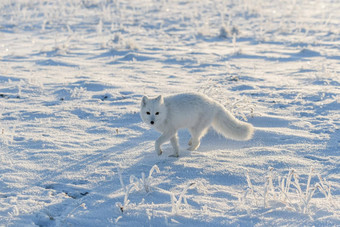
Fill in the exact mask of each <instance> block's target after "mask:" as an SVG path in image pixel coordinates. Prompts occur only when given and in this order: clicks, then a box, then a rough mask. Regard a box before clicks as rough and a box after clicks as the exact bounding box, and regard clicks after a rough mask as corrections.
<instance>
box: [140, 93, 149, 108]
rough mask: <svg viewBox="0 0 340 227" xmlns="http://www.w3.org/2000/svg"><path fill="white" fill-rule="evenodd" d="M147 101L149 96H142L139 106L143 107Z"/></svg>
mask: <svg viewBox="0 0 340 227" xmlns="http://www.w3.org/2000/svg"><path fill="white" fill-rule="evenodd" d="M148 101H149V98H148V97H147V96H144V97H143V98H142V103H141V106H142V107H144V106H145V105H146V103H147V102H148Z"/></svg>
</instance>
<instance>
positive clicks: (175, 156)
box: [169, 154, 179, 158]
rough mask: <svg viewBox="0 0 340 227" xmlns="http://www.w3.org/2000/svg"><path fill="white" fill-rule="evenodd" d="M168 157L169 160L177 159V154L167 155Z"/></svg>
mask: <svg viewBox="0 0 340 227" xmlns="http://www.w3.org/2000/svg"><path fill="white" fill-rule="evenodd" d="M169 157H171V158H178V157H179V155H178V154H171V155H169Z"/></svg>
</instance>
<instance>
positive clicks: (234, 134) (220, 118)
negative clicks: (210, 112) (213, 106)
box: [212, 106, 254, 140]
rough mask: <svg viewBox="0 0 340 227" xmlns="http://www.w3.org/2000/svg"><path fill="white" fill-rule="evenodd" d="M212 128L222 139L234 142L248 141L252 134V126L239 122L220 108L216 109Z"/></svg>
mask: <svg viewBox="0 0 340 227" xmlns="http://www.w3.org/2000/svg"><path fill="white" fill-rule="evenodd" d="M212 126H213V128H214V129H215V130H216V131H217V132H218V133H221V134H222V135H223V136H224V137H226V138H229V139H234V140H249V139H251V138H252V136H253V133H254V127H253V125H251V124H249V123H246V122H242V121H239V120H238V119H236V118H235V117H234V116H233V115H231V113H229V112H228V111H227V110H226V109H224V108H223V107H222V106H219V107H218V110H217V113H216V115H215V118H214V120H213V122H212Z"/></svg>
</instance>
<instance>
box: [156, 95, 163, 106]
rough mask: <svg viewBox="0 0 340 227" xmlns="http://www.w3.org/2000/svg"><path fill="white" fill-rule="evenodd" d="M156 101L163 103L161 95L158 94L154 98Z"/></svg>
mask: <svg viewBox="0 0 340 227" xmlns="http://www.w3.org/2000/svg"><path fill="white" fill-rule="evenodd" d="M156 101H157V102H159V103H160V104H163V102H164V100H163V96H162V95H160V96H158V97H157V98H156Z"/></svg>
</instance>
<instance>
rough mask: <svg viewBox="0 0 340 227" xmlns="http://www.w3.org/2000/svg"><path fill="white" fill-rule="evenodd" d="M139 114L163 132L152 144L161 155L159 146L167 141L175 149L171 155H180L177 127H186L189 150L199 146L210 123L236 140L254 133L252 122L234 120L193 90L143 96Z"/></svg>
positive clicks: (220, 106)
mask: <svg viewBox="0 0 340 227" xmlns="http://www.w3.org/2000/svg"><path fill="white" fill-rule="evenodd" d="M140 115H141V118H142V119H143V121H144V122H145V123H147V124H149V125H151V126H152V127H153V128H155V129H156V130H157V131H159V132H161V133H162V135H161V136H160V137H159V138H158V139H157V140H156V143H155V150H156V152H157V154H158V155H161V154H162V150H161V145H162V144H163V143H165V142H166V141H168V140H170V142H171V145H172V146H173V148H174V154H173V155H170V156H171V157H178V156H179V145H178V136H177V130H178V129H180V128H187V129H189V132H190V134H191V139H190V140H189V146H190V147H189V148H188V150H191V151H193V150H196V149H197V148H198V147H199V145H200V140H201V138H202V137H203V136H204V135H205V134H206V132H207V131H208V129H209V127H210V126H212V127H213V128H214V129H215V130H216V131H217V132H219V133H221V134H222V135H223V136H224V137H226V138H230V139H235V140H249V139H251V137H252V136H253V132H254V128H253V126H252V125H251V124H249V123H245V122H242V121H239V120H237V119H236V118H235V117H234V116H232V115H231V114H230V113H229V111H227V110H226V109H225V108H224V107H223V106H222V105H221V104H219V103H217V102H216V101H214V100H212V99H210V98H208V97H207V96H204V95H201V94H195V93H184V94H178V95H173V96H168V97H164V98H163V96H161V95H160V96H158V97H157V98H154V99H149V98H148V97H147V96H144V97H143V99H142V103H141V111H140Z"/></svg>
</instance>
